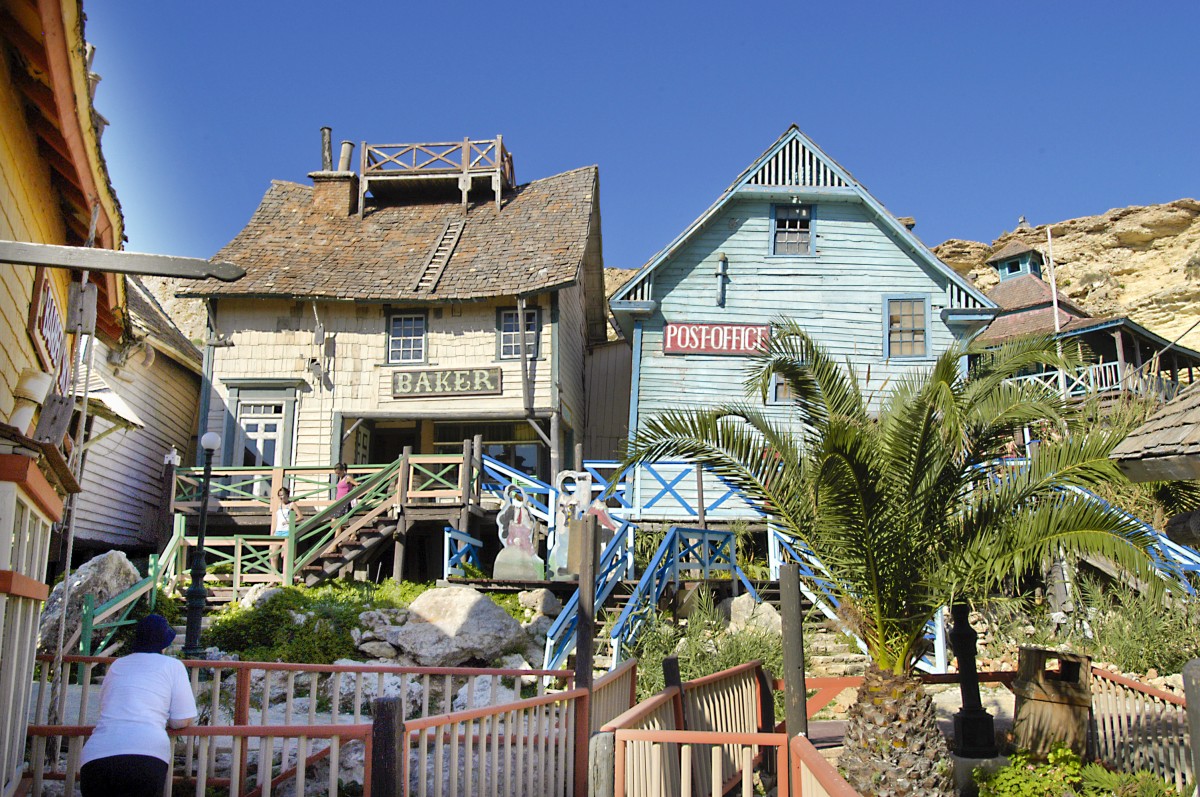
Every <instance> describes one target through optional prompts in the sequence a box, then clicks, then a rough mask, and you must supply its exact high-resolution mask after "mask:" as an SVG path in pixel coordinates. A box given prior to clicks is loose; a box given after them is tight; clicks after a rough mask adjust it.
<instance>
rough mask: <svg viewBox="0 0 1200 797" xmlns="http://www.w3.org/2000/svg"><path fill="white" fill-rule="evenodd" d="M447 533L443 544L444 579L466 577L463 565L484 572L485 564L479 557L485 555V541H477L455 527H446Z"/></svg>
mask: <svg viewBox="0 0 1200 797" xmlns="http://www.w3.org/2000/svg"><path fill="white" fill-rule="evenodd" d="M445 532H446V533H445V535H444V537H443V542H442V578H450V576H459V577H460V578H461V577H462V576H465V575H466V571H465V570H464V569H463V565H471V566H472V567H474V568H475V569H476V570H482V569H483V564H482V562H481V560H480V558H479V557H480V554H482V553H483V540H479V539H476V538H475V537H472V536H471V535H470V534H467V533H466V532H463V531H459V530H458V529H456V528H454V527H453V526H446V528H445Z"/></svg>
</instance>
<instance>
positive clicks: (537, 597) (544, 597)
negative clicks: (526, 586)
mask: <svg viewBox="0 0 1200 797" xmlns="http://www.w3.org/2000/svg"><path fill="white" fill-rule="evenodd" d="M517 600H518V601H519V602H520V604H521V608H522V609H528V610H529V611H531V612H533V613H534V615H539V614H544V615H546V616H547V617H558V615H559V614H561V613H562V610H563V605H562V601H560V600H559V599H558V598H556V597H554V593H553V592H551V591H550V590H548V589H545V588H542V589H531V590H527V591H525V592H520V593H517Z"/></svg>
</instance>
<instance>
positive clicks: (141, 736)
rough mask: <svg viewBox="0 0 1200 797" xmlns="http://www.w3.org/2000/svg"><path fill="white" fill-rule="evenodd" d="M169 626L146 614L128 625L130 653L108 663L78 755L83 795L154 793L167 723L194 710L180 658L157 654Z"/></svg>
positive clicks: (162, 766) (167, 752) (165, 755)
mask: <svg viewBox="0 0 1200 797" xmlns="http://www.w3.org/2000/svg"><path fill="white" fill-rule="evenodd" d="M173 639H175V630H174V629H173V628H171V626H170V625H169V624H168V623H167V621H166V618H164V617H163V616H162V615H161V614H148V615H146V616H145V617H143V618H142V619H141V620H139V621H138V624H137V627H136V628H135V630H134V637H133V652H132V653H130V654H129V655H127V656H122V657H121V658H119V659H117V660H116V661H114V662H113V663H112V665H110V666H109V668H108V673H107V674H106V675H105V676H104V685H103V686H102V687H100V720H99V721H98V722H97V723H96V728H95V730H93V731H92V735H91V738H89V739H88V741H87V744H85V745H84V746H83V754H82V756H81V757H80V763H81V764H82V767H81V769H80V771H79V785H80V790H81V791H82V792H83V797H102V796H103V795H110V794H121V795H128V796H129V797H159V795H161V794H162V793H163V787H164V786H165V785H166V781H167V773H168V772H169V771H170V761H171V757H172V750H171V739H170V737H168V736H167V728H186V727H187V726H188V725H191V724H192V723H193V722H194V721H195V719H196V715H197V711H196V699H195V697H193V695H192V687H191V684H190V683H189V682H188V674H187V668H185V667H184V666H183V662H182V661H180V660H179V659H176V658H172V657H170V656H164V655H162V652H163V650H165V649H166V647H167V646H168V645H170V644H171V641H172V640H173Z"/></svg>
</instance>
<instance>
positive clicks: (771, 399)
mask: <svg viewBox="0 0 1200 797" xmlns="http://www.w3.org/2000/svg"><path fill="white" fill-rule="evenodd" d="M795 400H796V394H795V393H794V392H792V386H791V385H789V384H788V383H787V380H786V379H783V378H782V377H780V375H779V374H771V387H770V390H769V391H768V393H767V403H768V404H791V403H792V402H793V401H795Z"/></svg>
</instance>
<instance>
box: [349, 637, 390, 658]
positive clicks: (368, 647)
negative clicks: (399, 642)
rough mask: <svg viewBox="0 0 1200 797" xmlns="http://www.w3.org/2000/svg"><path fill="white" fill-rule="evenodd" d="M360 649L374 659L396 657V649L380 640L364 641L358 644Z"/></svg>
mask: <svg viewBox="0 0 1200 797" xmlns="http://www.w3.org/2000/svg"><path fill="white" fill-rule="evenodd" d="M358 649H359V650H361V651H362V652H363V653H366V654H367V655H368V656H370V657H371V658H373V659H394V658H396V649H395V648H394V647H392V646H391V645H389V644H388V643H386V642H380V641H378V640H375V641H369V642H363V643H362V644H360V645H359V646H358Z"/></svg>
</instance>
